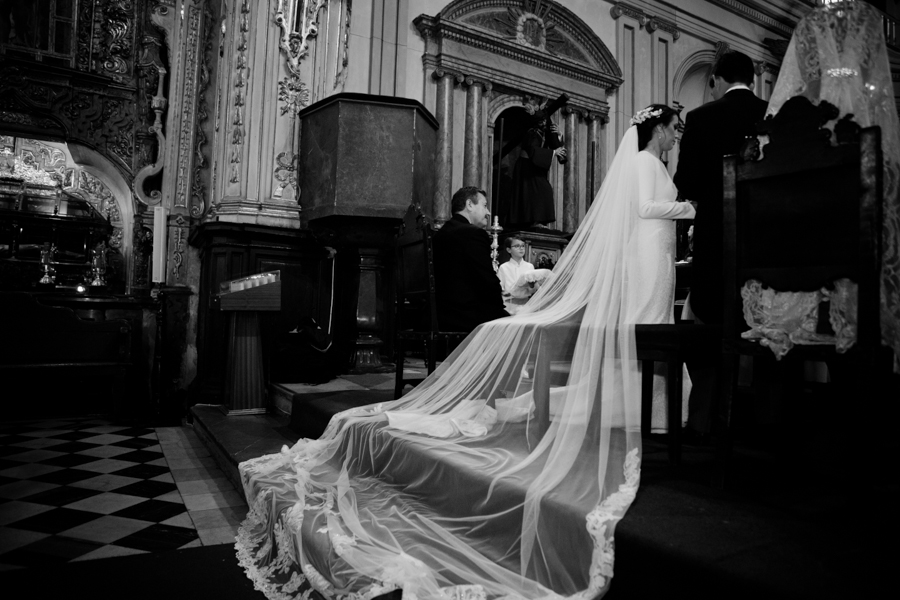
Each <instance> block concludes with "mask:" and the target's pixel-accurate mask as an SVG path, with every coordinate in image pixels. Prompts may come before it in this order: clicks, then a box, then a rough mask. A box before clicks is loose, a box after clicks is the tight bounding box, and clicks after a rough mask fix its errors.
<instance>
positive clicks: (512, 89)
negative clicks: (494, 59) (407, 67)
mask: <svg viewBox="0 0 900 600" xmlns="http://www.w3.org/2000/svg"><path fill="white" fill-rule="evenodd" d="M441 58H442V60H441V63H440V64H438V61H437V59H436V58H435V57H434V56H429V55H425V56H423V57H422V61H423V63H424V65H425V68H426V69H427V70H431V78H432V79H433V80H435V81H439V80H441V79H443V78H444V77H447V76H449V77H450V78H451V79H453V81H454V82H455V83H456V84H460V85H462V84H463V83H464V82H465V81H466V80H467V79H469V80H473V81H480V82H483V83H482V85H484V86H485V91H486V92H490V93H491V94H492V95H494V96H497V95H498V94H499V95H501V96H509V95H512V96H519V97H521V96H534V97H536V98H539V99H540V102H546V101H548V100H549V99H550V98H556V97H557V96H559V89H558V88H557V87H554V86H550V85H546V84H543V83H538V82H531V81H526V80H523V79H522V78H520V77H516V76H514V75H511V74H509V73H500V72H497V71H494V70H492V69H490V68H487V67H485V66H484V65H476V64H473V63H469V62H465V61H463V60H461V59H454V58H452V57H449V56H446V55H445V56H442V57H441ZM567 93H568V92H567ZM606 93H607V96H608V95H609V94H610V93H611V91H610V90H607V92H606ZM569 104H570V105H572V106H574V107H577V108H578V109H580V110H583V111H587V112H596V113H599V114H603V115H605V114H608V113H609V104H608V103H607V102H605V101H604V100H600V99H599V98H598V97H597V96H593V95H592V96H585V95H580V94H575V93H569ZM514 105H516V106H519V104H518V103H514Z"/></svg>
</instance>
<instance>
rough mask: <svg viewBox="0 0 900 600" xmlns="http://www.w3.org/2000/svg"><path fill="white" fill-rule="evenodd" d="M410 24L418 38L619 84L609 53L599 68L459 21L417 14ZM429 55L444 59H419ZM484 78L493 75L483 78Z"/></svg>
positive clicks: (599, 82) (597, 82) (590, 80)
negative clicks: (453, 44) (460, 45)
mask: <svg viewBox="0 0 900 600" xmlns="http://www.w3.org/2000/svg"><path fill="white" fill-rule="evenodd" d="M413 25H414V26H415V27H416V29H417V30H418V32H419V33H420V35H422V37H424V38H427V39H430V40H432V41H438V40H448V41H452V42H457V43H460V44H463V45H467V46H471V47H474V48H479V49H482V50H485V51H487V52H490V53H491V54H494V55H497V56H500V57H503V58H506V59H509V60H515V61H518V62H521V63H524V64H527V65H531V66H534V67H537V68H540V69H543V70H546V71H549V72H551V73H558V74H561V75H565V76H566V77H570V78H572V79H575V80H577V81H582V82H584V83H588V84H590V85H594V86H597V87H601V88H605V89H609V88H615V87H618V86H619V85H621V83H622V77H621V69H619V66H618V64H617V63H616V62H615V59H613V58H612V55H609V62H605V64H604V65H602V68H596V67H592V66H590V65H586V64H583V63H577V62H575V61H574V60H571V59H568V58H566V57H559V56H553V55H551V54H549V53H548V52H545V51H540V50H536V49H534V48H530V47H527V46H522V45H520V44H517V43H515V42H511V41H509V40H506V39H503V38H502V37H500V36H499V35H496V34H494V33H492V32H487V31H483V30H477V29H475V28H472V27H469V26H466V25H465V24H462V23H456V22H453V21H447V20H445V19H443V18H441V17H429V16H427V15H419V16H418V17H416V19H414V20H413ZM429 56H430V57H432V58H434V59H435V64H442V63H443V62H444V61H446V60H447V58H448V57H447V55H446V54H444V53H440V54H438V53H429V52H426V55H425V58H423V60H427V58H428V57H429ZM487 79H494V78H493V77H487Z"/></svg>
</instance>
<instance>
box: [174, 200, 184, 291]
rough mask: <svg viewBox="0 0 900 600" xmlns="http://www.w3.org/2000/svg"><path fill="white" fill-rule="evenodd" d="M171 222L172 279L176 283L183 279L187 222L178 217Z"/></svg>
mask: <svg viewBox="0 0 900 600" xmlns="http://www.w3.org/2000/svg"><path fill="white" fill-rule="evenodd" d="M172 222H173V223H174V225H175V226H174V227H172V277H173V278H174V279H175V281H176V282H179V281H180V280H182V279H183V278H184V272H183V270H184V243H185V241H186V240H187V221H186V220H185V219H184V217H183V216H181V215H178V216H177V217H175V218H174V219H173V220H172Z"/></svg>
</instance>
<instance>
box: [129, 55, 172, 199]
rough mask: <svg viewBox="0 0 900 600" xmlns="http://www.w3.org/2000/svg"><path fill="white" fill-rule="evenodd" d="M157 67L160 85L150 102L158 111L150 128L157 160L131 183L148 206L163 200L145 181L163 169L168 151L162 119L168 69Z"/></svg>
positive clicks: (139, 172)
mask: <svg viewBox="0 0 900 600" xmlns="http://www.w3.org/2000/svg"><path fill="white" fill-rule="evenodd" d="M156 68H157V70H158V71H159V84H158V85H159V87H158V88H157V91H156V96H154V97H153V98H152V100H151V103H150V107H151V108H152V109H153V112H154V113H156V120H155V121H154V122H153V125H151V126H150V127H149V128H148V130H149V131H150V133H152V134H155V135H156V148H157V151H156V160H155V161H154V162H153V163H152V164H149V165H147V166H146V167H144V168H143V169H141V170H140V171H138V173H137V175H135V176H134V181H133V182H132V184H131V189H132V191H133V192H134V195H135V197H136V198H137V199H138V200H140V201H141V202H142V203H143V204H146V205H147V206H153V205H154V204H159V202H160V200H162V194H161V193H160V191H159V190H153V191H151V192H149V193H148V192H147V191H146V190H145V189H144V183H145V182H146V181H147V179H148V178H150V177H152V176H154V175H156V174H157V173H159V172H160V171H162V169H163V159H164V158H165V152H166V150H165V149H166V136H165V135H164V134H163V121H162V114H163V111H164V110H165V108H166V97H165V96H164V95H163V80H164V79H165V77H166V69H165V68H164V67H163V66H162V65H156Z"/></svg>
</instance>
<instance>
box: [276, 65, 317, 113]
mask: <svg viewBox="0 0 900 600" xmlns="http://www.w3.org/2000/svg"><path fill="white" fill-rule="evenodd" d="M278 100H280V101H281V102H284V104H283V105H282V106H281V114H282V115H286V114H288V113H290V114H291V116H296V114H297V113H298V112H300V111H301V110H302V109H303V107H305V106H307V105H308V104H309V88H307V87H306V84H305V83H303V82H302V81H300V77H298V76H297V75H295V74H294V73H291V74H290V75H288V76H287V77H285V78H284V79H282V80H281V81H279V82H278Z"/></svg>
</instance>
